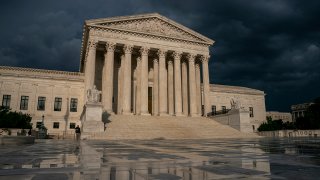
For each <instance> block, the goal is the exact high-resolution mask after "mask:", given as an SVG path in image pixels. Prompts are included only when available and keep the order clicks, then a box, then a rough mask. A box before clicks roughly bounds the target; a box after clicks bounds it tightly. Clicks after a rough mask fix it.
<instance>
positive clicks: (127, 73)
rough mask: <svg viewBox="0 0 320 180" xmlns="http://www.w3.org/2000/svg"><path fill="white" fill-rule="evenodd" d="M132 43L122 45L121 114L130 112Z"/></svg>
mask: <svg viewBox="0 0 320 180" xmlns="http://www.w3.org/2000/svg"><path fill="white" fill-rule="evenodd" d="M132 50H133V46H132V45H125V46H124V53H125V58H124V61H125V62H124V73H123V76H124V77H123V104H122V109H123V114H131V93H132V92H131V56H132Z"/></svg>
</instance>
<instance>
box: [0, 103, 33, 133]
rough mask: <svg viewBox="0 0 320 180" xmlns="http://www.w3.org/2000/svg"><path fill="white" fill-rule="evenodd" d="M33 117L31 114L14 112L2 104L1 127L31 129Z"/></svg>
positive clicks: (0, 113) (0, 111)
mask: <svg viewBox="0 0 320 180" xmlns="http://www.w3.org/2000/svg"><path fill="white" fill-rule="evenodd" d="M31 119H32V117H31V116H30V115H29V114H24V113H22V112H13V111H10V109H8V108H4V107H1V106H0V128H19V129H31V128H32V125H31Z"/></svg>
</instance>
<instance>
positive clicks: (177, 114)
mask: <svg viewBox="0 0 320 180" xmlns="http://www.w3.org/2000/svg"><path fill="white" fill-rule="evenodd" d="M175 116H178V117H182V116H186V115H185V114H182V113H176V114H175Z"/></svg>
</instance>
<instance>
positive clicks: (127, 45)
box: [123, 44, 133, 54]
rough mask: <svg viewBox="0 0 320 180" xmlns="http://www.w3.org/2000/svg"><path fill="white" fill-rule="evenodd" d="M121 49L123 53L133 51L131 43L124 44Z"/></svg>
mask: <svg viewBox="0 0 320 180" xmlns="http://www.w3.org/2000/svg"><path fill="white" fill-rule="evenodd" d="M123 50H124V53H125V54H131V53H132V51H133V45H129V44H126V45H124V47H123Z"/></svg>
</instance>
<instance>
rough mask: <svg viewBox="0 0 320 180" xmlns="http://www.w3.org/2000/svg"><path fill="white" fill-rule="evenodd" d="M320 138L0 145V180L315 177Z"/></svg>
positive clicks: (319, 172) (319, 160) (319, 163)
mask: <svg viewBox="0 0 320 180" xmlns="http://www.w3.org/2000/svg"><path fill="white" fill-rule="evenodd" d="M319 142H320V139H317V138H314V139H306V138H300V139H270V138H260V139H212V140H146V141H141V140H130V141H101V140H100V141H93V140H92V141H81V142H80V143H77V142H75V141H63V140H38V141H37V142H36V143H35V144H34V145H24V146H0V179H6V180H10V179H18V180H19V179H21V180H22V179H32V180H35V179H46V180H50V179H59V180H60V179H61V180H62V179H72V180H76V179H101V180H102V179H108V180H122V179H124V180H140V179H141V180H142V179H165V180H175V179H186V180H187V179H188V180H198V179H200V180H206V179H238V178H246V179H248V178H249V179H283V178H285V179H318V178H319V175H320V143H319Z"/></svg>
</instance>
